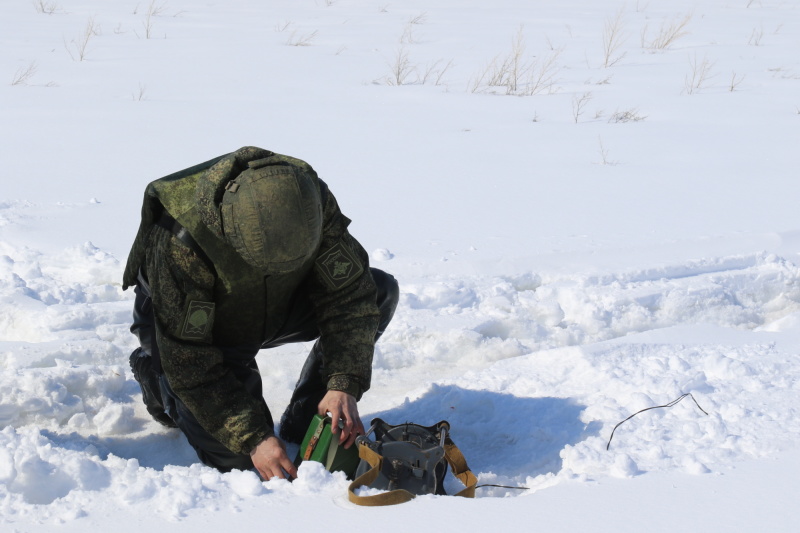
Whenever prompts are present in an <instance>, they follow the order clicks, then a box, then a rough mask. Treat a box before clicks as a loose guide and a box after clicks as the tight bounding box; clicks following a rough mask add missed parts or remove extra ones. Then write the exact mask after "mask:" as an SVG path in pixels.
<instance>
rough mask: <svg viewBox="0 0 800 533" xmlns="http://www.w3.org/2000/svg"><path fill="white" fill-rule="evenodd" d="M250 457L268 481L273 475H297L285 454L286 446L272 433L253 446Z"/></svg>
mask: <svg viewBox="0 0 800 533" xmlns="http://www.w3.org/2000/svg"><path fill="white" fill-rule="evenodd" d="M250 457H251V458H252V459H253V466H255V467H256V470H258V473H259V474H260V475H261V478H262V479H264V480H267V481H268V480H270V479H272V478H274V477H277V478H280V479H286V475H287V474H288V476H289V478H290V479H291V478H296V477H297V468H295V466H294V464H293V463H292V461H290V460H289V456H288V455H286V447H285V446H284V445H283V442H281V440H280V439H279V438H278V437H275V436H274V435H273V436H272V437H267V438H266V439H264V440H262V441H261V443H260V444H259V445H258V446H256V447H255V448H253V451H251V452H250ZM284 472H285V473H284Z"/></svg>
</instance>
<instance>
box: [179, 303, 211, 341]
mask: <svg viewBox="0 0 800 533" xmlns="http://www.w3.org/2000/svg"><path fill="white" fill-rule="evenodd" d="M213 323H214V302H201V301H198V300H192V301H190V302H189V306H188V308H187V309H186V322H184V324H183V330H182V331H181V337H183V338H184V339H187V340H203V339H204V338H205V337H206V335H207V334H208V332H209V331H211V325H212V324H213Z"/></svg>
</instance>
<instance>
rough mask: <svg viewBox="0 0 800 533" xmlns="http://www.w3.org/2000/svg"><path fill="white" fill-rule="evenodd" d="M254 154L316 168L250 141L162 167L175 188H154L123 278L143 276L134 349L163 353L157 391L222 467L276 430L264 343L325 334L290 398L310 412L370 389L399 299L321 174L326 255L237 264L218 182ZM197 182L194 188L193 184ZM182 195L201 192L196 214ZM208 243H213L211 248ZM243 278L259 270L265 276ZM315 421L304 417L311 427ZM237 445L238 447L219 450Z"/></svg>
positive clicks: (241, 463) (242, 458)
mask: <svg viewBox="0 0 800 533" xmlns="http://www.w3.org/2000/svg"><path fill="white" fill-rule="evenodd" d="M265 156H266V159H265ZM269 158H273V159H272V160H270V159H269ZM254 159H260V160H262V161H266V160H270V161H273V163H275V161H277V163H275V164H276V165H277V166H282V167H286V166H287V165H288V163H286V162H287V161H288V162H289V163H290V164H292V165H295V166H303V167H302V169H303V170H304V171H307V172H311V173H313V169H311V167H310V166H308V165H307V164H306V163H304V162H302V161H299V160H294V159H292V158H287V157H285V156H279V155H277V154H272V153H271V152H267V151H264V150H261V149H257V148H244V149H242V150H239V151H237V152H235V153H233V154H228V155H227V156H223V158H217V159H216V160H212V161H211V162H209V163H213V164H212V165H211V166H210V167H208V168H205V169H201V170H200V171H198V172H192V170H193V169H187V171H183V172H182V173H176V175H173V177H168V178H164V180H167V181H166V182H168V184H169V187H172V188H171V189H164V190H160V191H159V190H157V187H158V186H159V185H160V184H159V183H158V182H153V184H151V186H150V187H148V192H146V194H145V205H144V207H143V210H142V213H143V219H142V225H141V227H140V231H139V234H138V235H137V239H136V241H135V243H134V246H133V249H132V251H131V254H130V256H129V260H128V265H127V268H126V272H125V279H124V287H125V288H127V287H128V286H131V285H134V284H135V285H137V303H136V311H135V320H134V326H133V327H132V328H131V329H132V331H133V332H134V333H136V334H137V335H138V336H139V338H140V341H141V343H142V349H141V351H140V352H138V353H137V352H135V353H134V356H148V355H157V356H158V357H157V358H158V361H156V363H155V364H154V367H155V371H154V374H155V375H156V377H157V382H158V387H159V388H160V391H156V392H155V395H156V396H159V392H160V396H161V398H159V399H161V400H162V404H163V405H164V410H165V411H166V414H167V415H169V416H170V417H171V418H172V419H173V420H175V422H176V423H177V425H178V426H179V427H181V429H182V430H183V431H184V433H186V435H187V437H188V438H189V441H190V443H191V444H192V445H193V446H194V447H195V449H196V450H197V451H198V455H199V456H200V458H201V459H202V460H203V461H204V462H206V463H207V464H211V465H212V466H216V467H217V468H220V469H222V470H226V469H230V468H234V467H235V468H243V467H248V462H249V456H248V455H247V454H248V452H249V451H250V450H252V449H253V448H254V447H255V446H256V445H257V444H258V443H259V442H261V441H262V440H263V439H264V438H266V437H268V436H271V435H273V431H274V430H273V421H272V417H271V414H270V412H269V409H268V408H267V406H266V403H265V402H264V400H263V395H262V391H261V379H260V376H259V374H258V368H257V367H256V365H255V361H254V357H255V355H256V353H257V352H258V350H259V349H262V348H269V347H273V346H277V345H280V344H285V343H286V342H298V341H310V340H313V339H315V338H317V337H319V339H318V341H317V343H316V344H315V346H314V348H313V349H312V352H311V354H310V355H309V358H308V361H307V362H306V368H304V370H303V375H302V376H301V379H300V381H299V382H298V386H297V388H296V390H295V395H294V396H293V398H292V404H296V405H295V407H297V406H298V405H300V404H303V402H305V404H304V405H303V406H302V409H301V408H298V409H300V411H298V412H297V413H295V414H299V415H301V417H302V418H306V417H308V416H310V415H313V412H310V411H311V410H314V411H315V410H316V403H315V402H318V401H319V400H320V399H321V397H322V395H324V391H325V390H337V391H344V392H347V393H349V394H351V395H353V396H355V397H356V399H360V398H361V395H362V394H363V393H364V392H365V391H366V390H367V389H369V386H370V378H371V365H372V355H373V349H374V344H375V341H376V340H377V338H378V337H379V336H380V334H381V333H382V331H383V329H385V327H386V325H387V324H388V322H389V320H391V316H392V314H393V311H394V308H395V306H396V303H397V292H398V291H397V283H396V281H394V278H392V277H391V276H389V275H388V274H385V273H383V272H381V271H379V270H376V269H370V268H369V261H368V255H367V253H366V252H365V251H364V249H363V248H362V246H361V245H360V244H359V243H358V242H357V241H356V240H355V239H354V238H353V237H352V236H351V235H350V234H349V232H348V231H347V226H348V224H349V223H350V220H349V219H347V218H346V217H345V216H344V215H343V214H342V213H341V211H340V210H339V206H338V204H337V202H336V199H335V198H334V196H333V194H331V193H330V191H328V189H327V186H326V185H325V183H324V182H322V181H321V180H319V179H318V178H317V177H316V174H315V173H314V174H313V177H314V182H315V183H317V184H318V185H317V186H318V188H319V197H320V198H321V201H322V235H321V241H320V244H319V248H318V251H317V254H316V256H315V257H312V258H311V260H310V262H308V263H307V264H305V265H304V266H303V267H301V268H298V269H297V270H296V271H295V272H293V273H289V274H286V275H276V276H264V275H263V274H262V273H259V272H255V271H253V270H252V269H249V270H248V268H249V267H248V266H247V265H245V264H244V263H241V264H240V263H237V261H240V260H241V258H240V257H236V258H232V257H231V254H230V253H228V252H229V251H230V248H226V246H225V245H224V244H221V242H222V239H220V238H221V237H222V233H223V231H222V228H221V220H220V214H219V213H220V209H219V203H220V200H219V199H220V193H219V190H220V187H223V186H224V185H225V183H226V182H227V181H230V177H231V176H234V177H235V175H236V174H237V173H239V172H240V171H241V169H242V168H244V163H246V162H248V161H252V160H254ZM231 161H232V163H231ZM220 168H221V169H222V170H220ZM158 181H161V180H158ZM184 182H186V183H185V184H184ZM209 182H211V183H212V186H209ZM154 184H156V186H155V189H154ZM182 189H185V190H183V191H182ZM189 189H193V192H192V193H191V194H185V192H186V191H188V190H189ZM154 190H155V192H154ZM166 190H170V191H172V192H170V193H166V192H165V191H166ZM176 197H180V198H181V201H180V202H183V203H184V204H185V203H186V202H187V198H193V200H192V201H193V202H194V204H193V205H192V206H191V209H192V210H193V212H196V213H199V215H198V216H197V220H196V221H195V223H194V225H192V222H191V220H192V219H191V218H190V217H189V218H181V215H179V214H178V212H180V211H181V210H183V209H186V208H187V206H186V205H181V204H180V202H177V203H176V201H175V198H176ZM159 211H166V212H167V213H168V214H169V215H171V216H172V217H173V218H175V219H177V220H178V221H179V222H181V221H186V220H188V221H189V224H188V227H187V229H189V233H190V234H191V236H192V237H194V238H195V239H196V240H195V242H196V243H197V244H199V247H200V249H197V246H190V245H187V243H186V242H185V241H184V240H182V239H180V238H179V236H178V235H177V234H176V232H175V231H170V229H167V228H165V227H162V226H163V225H159V224H157V223H155V221H156V219H157V218H158V216H159V215H158V212H159ZM195 234H197V235H195ZM198 235H199V236H200V237H199V238H198ZM189 244H191V241H190V243H189ZM215 247H216V248H215ZM215 249H219V250H222V252H219V251H217V252H214V251H213V250H215ZM208 250H212V253H209V254H206V253H204V252H207V251H208ZM233 255H235V254H233ZM209 256H210V257H211V260H209ZM343 258H344V259H347V261H342V259H343ZM334 259H336V260H334ZM350 260H352V262H353V263H354V264H352V265H351V264H349V261H350ZM226 262H228V264H226V265H222V264H223V263H226ZM221 265H222V266H221ZM345 267H347V268H345ZM226 271H227V273H228V274H227V275H226V274H225V272H226ZM254 272H255V273H254ZM226 276H227V277H226ZM248 276H250V277H248ZM259 276H260V277H261V278H264V279H258V277H259ZM242 279H244V280H250V279H254V280H256V282H258V285H252V284H250V285H247V284H246V283H243V282H242V281H241V280H242ZM376 279H377V280H379V286H376ZM237 284H238V285H237ZM253 298H255V299H253ZM225 310H227V311H225ZM148 313H149V315H148ZM226 313H227V314H226ZM276 315H278V316H276ZM148 316H150V317H152V318H151V320H152V321H153V322H152V324H149V323H148ZM151 326H152V327H151ZM153 333H154V334H153ZM135 359H136V358H135V357H132V359H131V360H132V366H134V363H133V362H134V360H135ZM159 363H160V368H159ZM134 370H135V371H136V368H135V367H134ZM135 374H136V372H135ZM136 377H137V379H138V380H139V381H140V383H143V379H140V376H139V375H137V376H136ZM144 388H145V387H144V385H143V390H144ZM320 389H321V390H320ZM309 397H310V398H309ZM145 400H147V399H146V398H145ZM292 404H290V407H289V409H287V414H289V415H292V411H291V410H292ZM296 411H297V409H296ZM309 413H310V414H309ZM151 414H154V413H152V411H151ZM154 416H155V414H154ZM286 418H287V415H285V416H284V419H286ZM289 418H291V416H289ZM292 422H296V421H293V420H285V423H286V425H287V427H288V426H289V425H290V423H292ZM308 422H309V420H301V421H299V422H298V423H300V424H301V425H302V426H303V429H304V428H305V426H307V424H308ZM282 436H283V431H282ZM290 438H291V439H292V440H296V438H297V436H296V435H292V436H291V437H290ZM208 450H212V451H208ZM228 453H229V454H230V455H231V456H232V458H226V457H222V459H220V456H225V455H226V454H228ZM251 465H252V463H250V466H251Z"/></svg>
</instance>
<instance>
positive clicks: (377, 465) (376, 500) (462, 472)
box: [347, 437, 478, 507]
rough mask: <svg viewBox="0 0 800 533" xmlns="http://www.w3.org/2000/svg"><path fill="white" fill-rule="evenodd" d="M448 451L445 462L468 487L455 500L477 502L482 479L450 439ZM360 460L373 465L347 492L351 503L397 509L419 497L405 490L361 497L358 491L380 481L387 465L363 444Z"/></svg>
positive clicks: (445, 446) (360, 447)
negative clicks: (478, 486)
mask: <svg viewBox="0 0 800 533" xmlns="http://www.w3.org/2000/svg"><path fill="white" fill-rule="evenodd" d="M444 451H445V452H444V453H445V459H446V460H447V463H448V464H449V465H450V468H451V469H452V471H453V475H454V476H455V477H456V479H458V480H459V481H460V482H461V483H463V484H464V486H465V488H464V489H463V490H462V491H461V492H459V493H458V494H456V495H455V496H461V497H463V498H474V497H475V486H476V485H477V484H478V478H477V477H475V474H473V473H472V471H471V470H470V469H469V466H468V465H467V461H466V459H464V454H462V453H461V450H459V449H458V447H457V446H456V445H455V443H454V442H453V441H452V440H450V437H448V438H447V439H446V440H445V445H444ZM358 456H359V457H360V458H361V459H362V460H364V461H366V462H367V464H369V466H370V469H369V470H367V471H366V472H365V473H363V474H361V475H360V476H358V477H357V478H356V479H354V480H353V482H352V483H350V486H349V487H348V488H347V492H348V497H349V498H350V501H351V502H353V503H354V504H356V505H364V506H370V507H377V506H383V505H397V504H398V503H405V502H407V501H410V500H413V499H414V498H416V495H415V494H412V493H410V492H408V491H407V490H403V489H397V490H390V491H389V492H382V493H380V494H374V495H372V496H359V495H357V494H356V493H355V490H356V489H357V488H358V487H361V486H367V487H369V486H371V485H372V483H373V482H374V481H375V479H377V477H378V474H380V471H381V465H382V464H383V456H382V455H380V454H378V453H377V452H375V451H374V450H372V448H370V447H369V446H367V445H366V444H363V443H359V445H358Z"/></svg>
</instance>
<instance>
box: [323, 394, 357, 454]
mask: <svg viewBox="0 0 800 533" xmlns="http://www.w3.org/2000/svg"><path fill="white" fill-rule="evenodd" d="M317 412H318V413H319V414H320V415H322V416H325V415H326V414H327V413H330V414H331V420H333V423H332V424H331V425H332V426H333V427H332V428H331V431H332V432H333V433H334V434H336V433H339V423H338V422H339V420H342V421H343V422H344V427H343V428H342V431H341V434H340V435H339V444H344V447H345V448H349V447H350V446H352V445H353V443H354V442H355V441H356V437H357V436H359V435H363V434H364V424H362V423H361V417H359V416H358V405H357V404H356V399H355V398H354V397H353V396H350V395H349V394H347V393H346V392H342V391H337V390H329V391H328V393H327V394H326V395H325V397H324V398H322V401H321V402H319V406H318V408H317Z"/></svg>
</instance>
